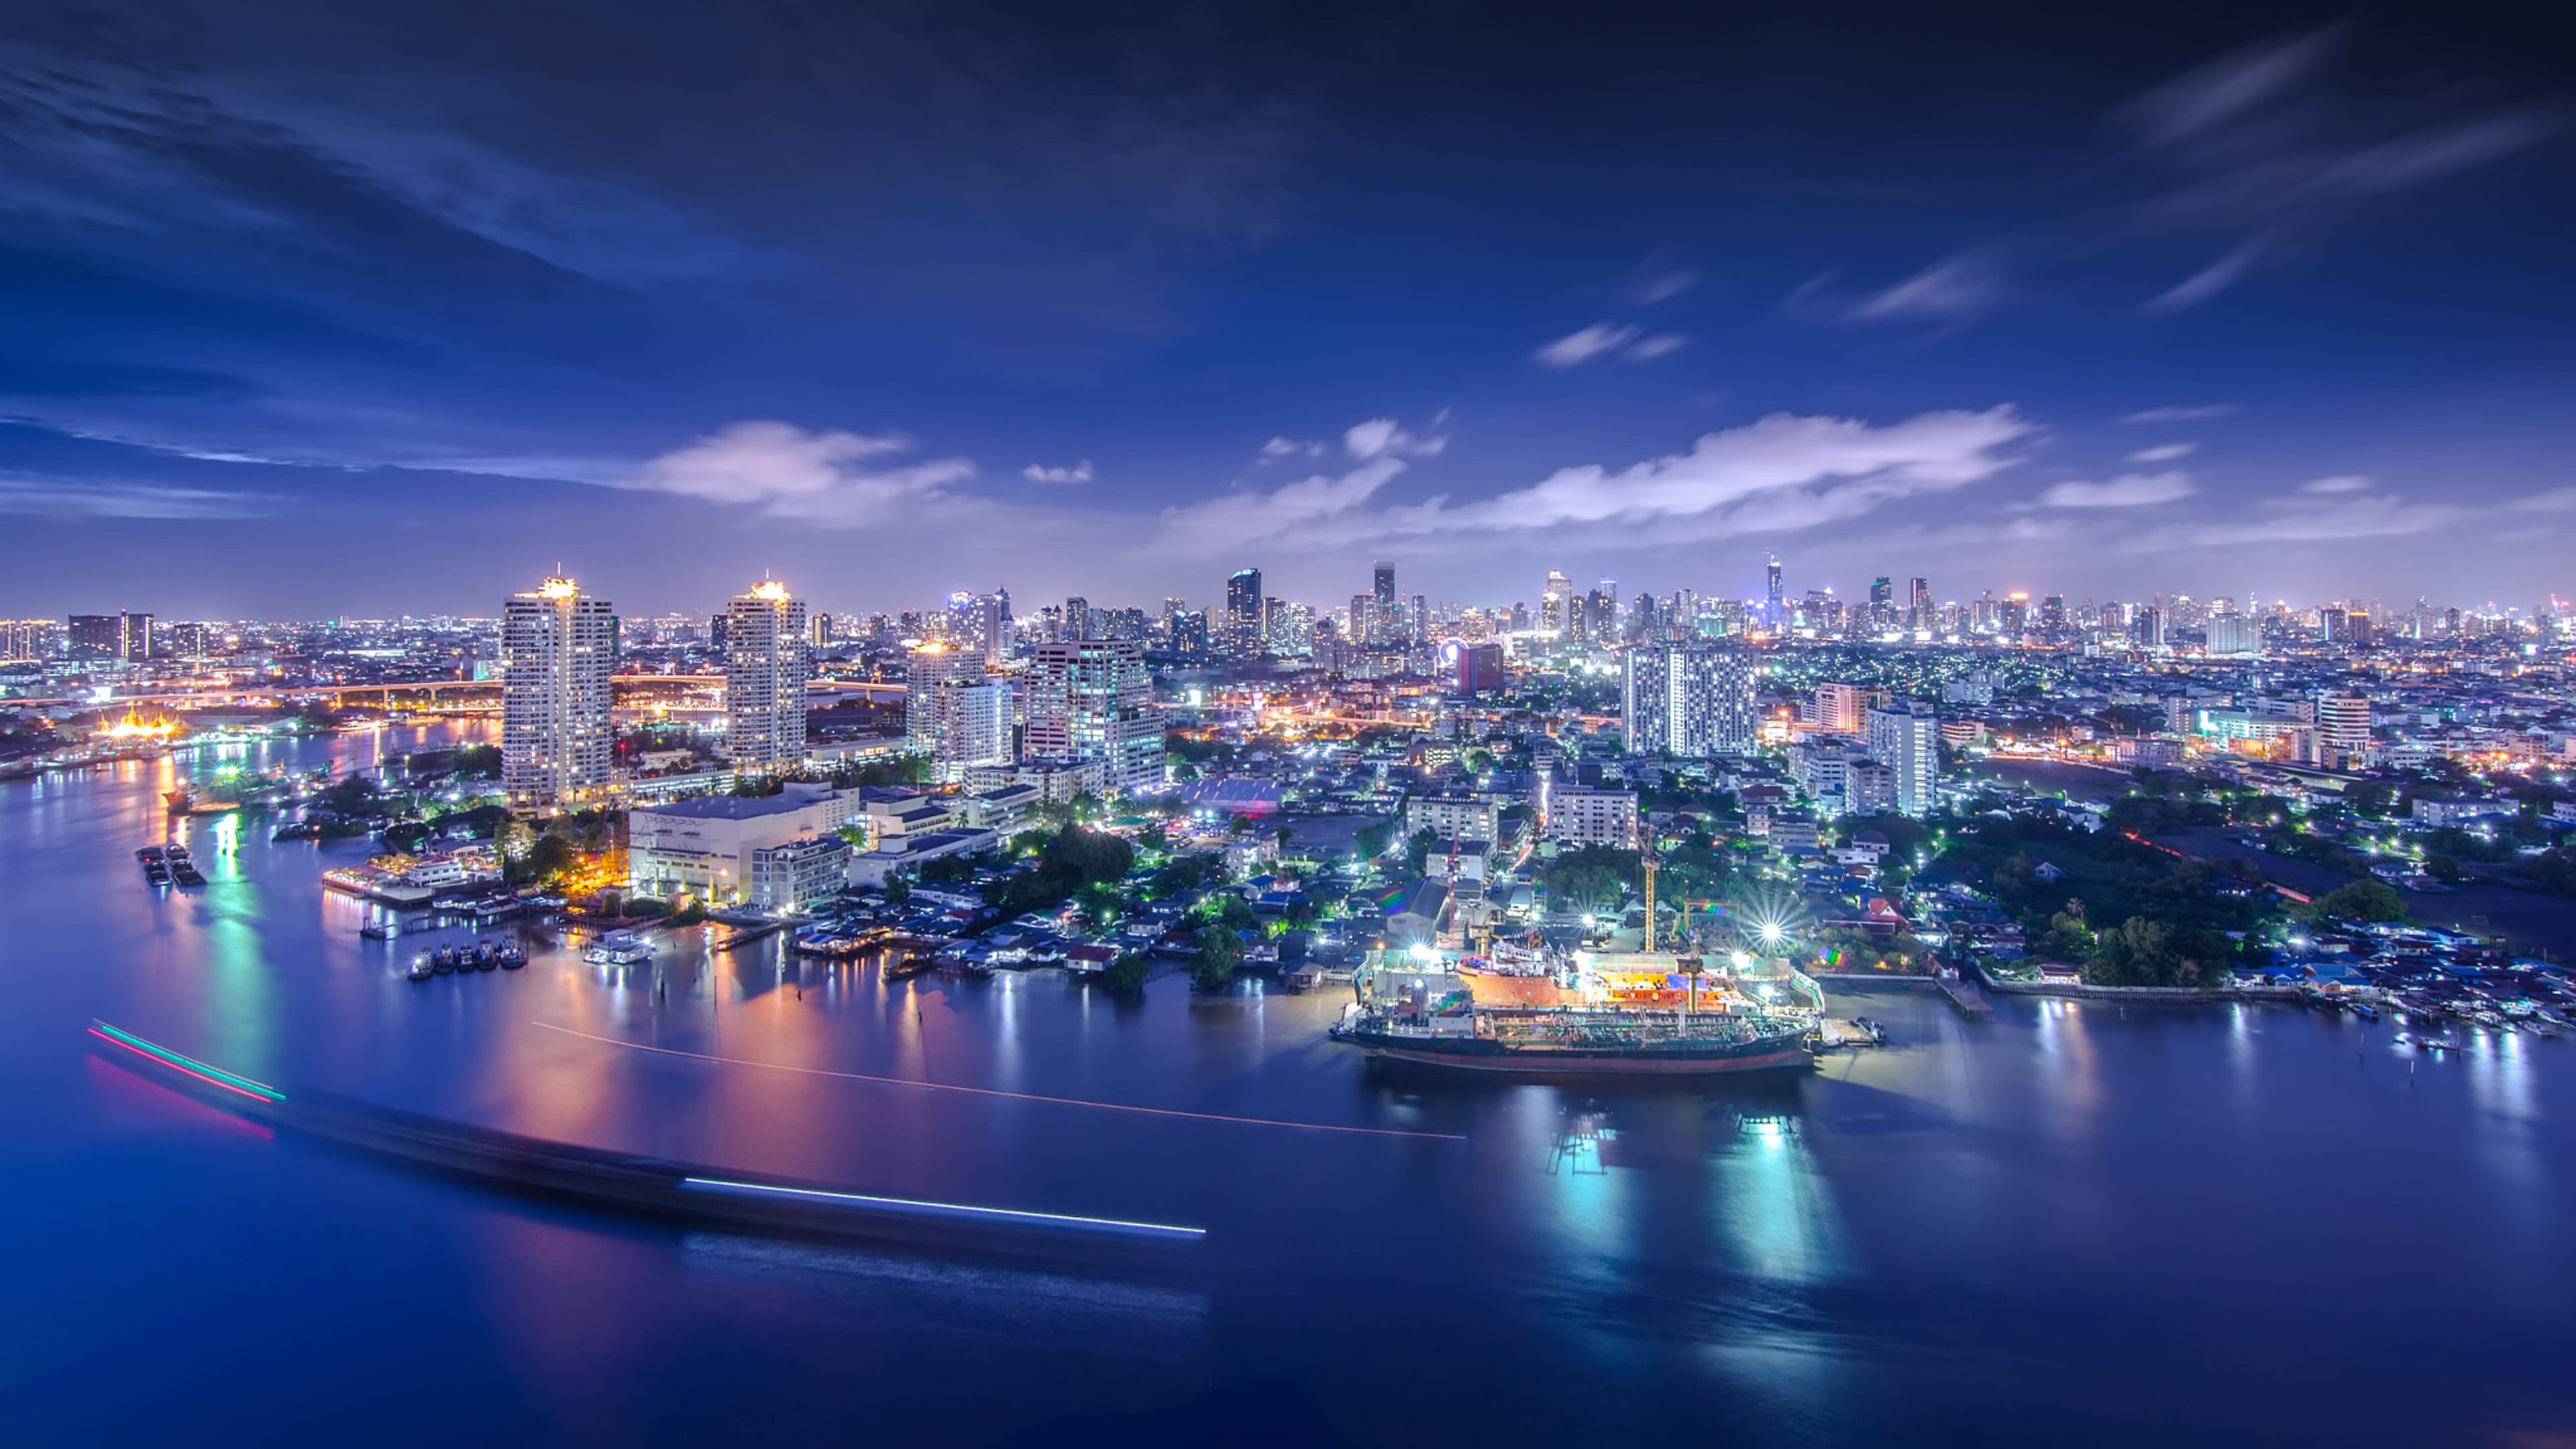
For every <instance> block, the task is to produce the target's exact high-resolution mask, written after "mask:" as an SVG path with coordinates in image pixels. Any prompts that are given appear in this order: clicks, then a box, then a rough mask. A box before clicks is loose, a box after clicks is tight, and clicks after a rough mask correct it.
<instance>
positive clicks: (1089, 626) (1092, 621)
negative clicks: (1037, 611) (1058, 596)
mask: <svg viewBox="0 0 2576 1449" xmlns="http://www.w3.org/2000/svg"><path fill="white" fill-rule="evenodd" d="M1099 628H1100V623H1099V620H1098V619H1096V618H1095V617H1093V615H1092V612H1091V601H1090V600H1089V599H1086V598H1084V597H1083V596H1082V595H1080V594H1074V595H1070V596H1068V597H1067V598H1066V599H1065V601H1064V614H1063V616H1062V621H1061V623H1060V624H1059V625H1058V627H1057V631H1056V632H1057V634H1058V635H1059V636H1060V637H1062V638H1066V639H1088V638H1090V637H1091V636H1092V635H1093V634H1095V633H1097V632H1098V631H1099Z"/></svg>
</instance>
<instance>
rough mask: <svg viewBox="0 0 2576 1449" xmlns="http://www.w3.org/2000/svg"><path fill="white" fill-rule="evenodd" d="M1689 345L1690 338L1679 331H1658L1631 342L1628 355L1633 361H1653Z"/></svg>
mask: <svg viewBox="0 0 2576 1449" xmlns="http://www.w3.org/2000/svg"><path fill="white" fill-rule="evenodd" d="M1689 345H1690V339H1689V338H1687V337H1684V336H1683V335H1681V334H1680V333H1678V332H1658V333H1656V334H1655V335H1653V336H1651V337H1640V338H1638V339H1637V340H1636V341H1635V342H1633V343H1631V344H1629V347H1628V351H1627V353H1626V356H1627V358H1628V360H1629V361H1631V362H1652V361H1654V360H1655V359H1656V358H1658V357H1663V356H1665V355H1667V354H1670V353H1675V352H1679V351H1681V350H1682V349H1683V348H1684V347H1687V346H1689Z"/></svg>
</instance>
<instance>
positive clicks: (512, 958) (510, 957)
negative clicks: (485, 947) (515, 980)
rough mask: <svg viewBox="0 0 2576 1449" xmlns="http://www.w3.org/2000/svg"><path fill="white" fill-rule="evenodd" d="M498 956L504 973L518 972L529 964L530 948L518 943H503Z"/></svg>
mask: <svg viewBox="0 0 2576 1449" xmlns="http://www.w3.org/2000/svg"><path fill="white" fill-rule="evenodd" d="M498 954H499V956H500V958H501V969H502V970H504V971H516V970H518V969H519V968H520V967H522V966H525V965H527V964H528V948H527V947H525V946H522V945H520V944H519V943H518V942H516V941H505V942H503V943H502V945H501V949H500V951H499V952H498Z"/></svg>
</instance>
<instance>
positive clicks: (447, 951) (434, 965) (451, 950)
mask: <svg viewBox="0 0 2576 1449" xmlns="http://www.w3.org/2000/svg"><path fill="white" fill-rule="evenodd" d="M429 964H430V969H431V970H433V971H436V972H437V973H438V974H439V975H441V976H445V975H448V974H450V973H452V972H453V971H455V970H456V948H455V947H453V946H441V947H439V948H438V954H437V955H435V956H432V957H431V958H430V960H429Z"/></svg>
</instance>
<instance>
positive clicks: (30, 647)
mask: <svg viewBox="0 0 2576 1449" xmlns="http://www.w3.org/2000/svg"><path fill="white" fill-rule="evenodd" d="M61 635H62V626H61V625H60V624H57V623H55V622H54V621H53V620H51V619H0V661H5V662H7V663H11V664H22V663H27V662H29V661H33V660H39V659H51V658H53V657H54V653H55V644H56V641H57V640H58V639H59V638H60V637H61Z"/></svg>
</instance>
